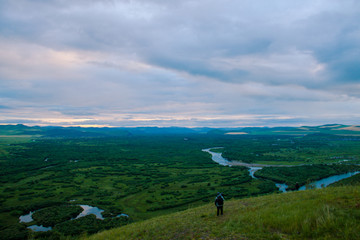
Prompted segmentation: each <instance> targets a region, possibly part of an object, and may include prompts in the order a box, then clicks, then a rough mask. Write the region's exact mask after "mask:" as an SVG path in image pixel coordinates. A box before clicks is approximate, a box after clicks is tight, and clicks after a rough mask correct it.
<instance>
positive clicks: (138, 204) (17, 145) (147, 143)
mask: <svg viewBox="0 0 360 240" xmlns="http://www.w3.org/2000/svg"><path fill="white" fill-rule="evenodd" d="M336 128H337V129H338V126H337V127H336ZM317 129H318V130H314V128H312V129H310V130H308V131H305V130H299V129H286V130H284V129H283V130H281V131H280V130H279V129H253V128H252V129H235V130H234V129H232V130H226V129H181V128H167V129H166V128H165V129H161V128H133V129H126V128H124V129H108V128H103V129H101V128H100V129H96V128H88V129H83V128H61V127H59V128H55V127H51V128H46V127H27V126H24V125H7V126H0V182H1V185H0V204H1V205H0V206H1V207H0V226H1V227H0V238H2V239H27V238H32V239H49V238H52V239H62V238H66V237H72V238H77V237H78V236H81V234H83V233H87V234H93V233H96V232H99V231H102V230H105V229H111V228H114V227H119V226H122V225H126V224H129V223H132V222H138V221H142V220H145V219H149V218H153V217H156V216H160V215H165V214H168V213H173V212H177V211H180V210H185V209H189V208H194V207H197V206H200V205H204V204H208V203H211V202H213V200H214V197H215V196H216V194H217V192H222V193H223V195H224V197H225V198H226V199H241V198H245V197H246V198H247V197H250V196H258V195H265V194H269V193H279V190H278V188H277V187H276V186H275V182H285V183H287V184H288V185H289V189H293V187H294V184H295V183H296V182H299V183H301V184H302V185H304V184H306V183H308V182H309V181H314V180H318V179H321V178H324V177H327V176H330V175H335V174H339V173H344V172H349V171H356V170H359V169H360V168H359V166H358V165H356V164H359V163H360V135H359V134H358V132H351V131H349V132H344V131H342V130H336V129H334V130H333V132H331V131H330V130H329V128H317ZM228 131H242V132H244V131H247V134H241V135H236V134H226V133H227V132H228ZM279 131H280V132H279ZM286 131H287V132H286ZM299 131H301V133H300V134H299ZM211 147H223V148H222V149H221V151H222V152H223V156H224V157H226V158H227V159H228V160H234V161H242V162H246V163H262V164H264V163H265V164H275V165H276V164H278V165H279V167H265V168H263V169H261V170H259V171H257V172H256V177H257V179H254V178H251V177H250V176H249V171H248V170H249V169H248V168H247V167H242V166H232V167H227V166H221V165H219V164H217V163H215V162H213V161H212V160H211V155H210V154H208V153H206V152H203V151H201V150H202V149H205V148H211ZM218 151H219V150H218ZM280 165H281V167H280ZM282 165H290V166H291V167H282ZM82 204H85V205H90V206H94V207H98V208H100V209H102V210H104V212H102V216H103V217H104V219H103V220H102V219H98V218H96V217H95V215H88V216H86V217H81V218H77V219H74V218H75V217H76V216H77V215H78V214H79V213H80V212H81V211H82V209H81V208H80V207H79V205H82ZM30 211H32V212H34V211H35V213H34V214H33V216H32V218H33V221H31V222H28V223H23V222H22V223H20V221H19V217H20V216H21V215H25V214H28V213H29V212H30ZM120 214H126V215H127V216H129V217H124V215H122V216H121V215H120ZM31 225H42V226H44V227H51V228H52V230H51V231H48V232H34V231H32V230H30V229H29V228H27V227H29V226H31Z"/></svg>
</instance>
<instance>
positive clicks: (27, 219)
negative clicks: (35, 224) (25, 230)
mask: <svg viewBox="0 0 360 240" xmlns="http://www.w3.org/2000/svg"><path fill="white" fill-rule="evenodd" d="M33 213H34V212H30V213H29V214H26V215H22V216H20V217H19V219H20V222H23V223H29V222H32V221H34V219H33V218H32V215H33Z"/></svg>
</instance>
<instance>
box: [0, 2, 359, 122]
mask: <svg viewBox="0 0 360 240" xmlns="http://www.w3.org/2000/svg"><path fill="white" fill-rule="evenodd" d="M359 22H360V1H358V0H341V1H339V0H292V1H288V0H272V1H268V0H222V1H215V0H172V1H167V0H119V1H115V0H114V1H111V0H102V1H101V0H86V1H85V0H75V1H74V0H16V1H14V0H1V1H0V124H19V123H21V124H27V125H40V126H44V125H59V126H60V125H61V126H99V127H100V126H113V127H135V126H159V127H169V126H179V127H244V126H270V127H271V126H303V125H322V124H331V123H341V124H349V125H356V124H360V123H359V119H360V111H359V110H360V24H359Z"/></svg>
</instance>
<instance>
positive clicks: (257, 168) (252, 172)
mask: <svg viewBox="0 0 360 240" xmlns="http://www.w3.org/2000/svg"><path fill="white" fill-rule="evenodd" d="M260 169H262V167H250V168H249V174H250V177H252V178H255V179H257V177H255V176H254V173H255V172H256V171H257V170H260Z"/></svg>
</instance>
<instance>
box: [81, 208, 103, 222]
mask: <svg viewBox="0 0 360 240" xmlns="http://www.w3.org/2000/svg"><path fill="white" fill-rule="evenodd" d="M80 207H82V209H83V211H82V212H81V213H80V214H79V215H78V216H77V217H76V218H75V219H77V218H81V217H84V216H87V215H90V214H94V215H95V216H96V218H97V219H101V220H104V217H103V216H102V214H101V213H102V212H103V211H104V210H102V209H100V208H98V207H92V206H89V205H80Z"/></svg>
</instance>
